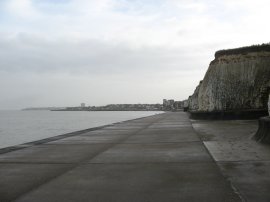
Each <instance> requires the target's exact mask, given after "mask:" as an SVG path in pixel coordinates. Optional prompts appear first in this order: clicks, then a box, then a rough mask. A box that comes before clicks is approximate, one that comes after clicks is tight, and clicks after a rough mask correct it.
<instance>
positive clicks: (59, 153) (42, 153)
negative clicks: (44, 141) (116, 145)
mask: <svg viewBox="0 0 270 202" xmlns="http://www.w3.org/2000/svg"><path fill="white" fill-rule="evenodd" d="M108 147H111V145H110V144H91V145H70V144H68V145H37V146H32V147H28V148H25V149H21V150H17V151H13V152H9V153H6V154H2V155H0V162H24V163H77V162H80V161H83V160H84V159H88V158H91V157H92V156H95V155H96V154H97V153H99V152H102V151H104V149H107V148H108Z"/></svg>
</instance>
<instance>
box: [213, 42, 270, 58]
mask: <svg viewBox="0 0 270 202" xmlns="http://www.w3.org/2000/svg"><path fill="white" fill-rule="evenodd" d="M262 51H267V52H270V43H267V44H259V45H253V46H244V47H240V48H234V49H227V50H219V51H217V52H216V53H215V58H218V57H220V56H224V55H235V54H247V53H251V52H262Z"/></svg>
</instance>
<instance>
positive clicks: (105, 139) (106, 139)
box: [47, 134, 127, 145]
mask: <svg viewBox="0 0 270 202" xmlns="http://www.w3.org/2000/svg"><path fill="white" fill-rule="evenodd" d="M126 137H127V135H121V134H107V135H104V134H103V135H101V134H98V135H78V136H73V137H68V138H64V139H61V140H56V141H52V142H49V143H47V144H49V145H50V144H82V145H85V144H96V143H106V144H108V143H118V142H119V141H121V140H122V139H124V138H126Z"/></svg>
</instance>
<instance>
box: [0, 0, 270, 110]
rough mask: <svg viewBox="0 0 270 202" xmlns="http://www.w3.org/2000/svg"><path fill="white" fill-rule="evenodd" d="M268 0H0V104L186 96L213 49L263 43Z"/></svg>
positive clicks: (159, 99) (268, 28) (268, 15)
mask: <svg viewBox="0 0 270 202" xmlns="http://www.w3.org/2000/svg"><path fill="white" fill-rule="evenodd" d="M269 8H270V1H269V0H256V1H254V0H237V1H236V0H219V1H216V0H201V1H200V0H0V109H12V108H15V109H19V108H24V107H30V106H33V107H40V106H41V107H42V106H75V105H79V104H80V103H81V102H85V103H86V104H87V105H104V104H110V103H161V102H162V99H163V98H173V99H176V100H183V99H186V98H187V97H188V96H189V95H190V94H192V93H193V91H194V89H195V87H196V85H197V84H198V83H199V80H201V79H203V76H204V74H205V72H206V70H207V68H208V65H209V63H210V61H211V60H213V58H214V52H215V51H216V50H219V49H226V48H234V47H239V46H246V45H252V44H260V43H268V42H269V36H270V26H269V19H270V12H269Z"/></svg>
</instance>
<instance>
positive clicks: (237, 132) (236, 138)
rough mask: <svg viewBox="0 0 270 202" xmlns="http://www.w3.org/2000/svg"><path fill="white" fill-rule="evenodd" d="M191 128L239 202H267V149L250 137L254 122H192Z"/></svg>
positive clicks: (269, 163)
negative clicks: (241, 201) (240, 200)
mask: <svg viewBox="0 0 270 202" xmlns="http://www.w3.org/2000/svg"><path fill="white" fill-rule="evenodd" d="M194 123H195V124H194ZM193 126H194V128H195V129H196V131H197V133H198V135H199V136H201V137H202V139H203V140H204V144H205V145H206V147H207V149H208V150H209V152H210V154H211V155H212V156H213V158H214V159H215V161H217V163H218V165H219V167H220V169H221V171H222V173H223V175H224V176H226V177H227V178H228V179H229V180H230V181H231V184H232V185H233V186H234V187H235V188H236V189H237V190H238V192H239V193H240V195H241V196H242V198H243V201H251V202H257V201H260V202H261V201H262V202H266V201H270V194H269V190H270V172H269V171H270V147H269V145H264V144H259V143H257V142H255V141H253V140H252V139H251V138H250V137H251V136H253V134H254V133H255V132H256V130H257V127H258V121H256V120H250V121H246V120H234V121H196V122H193Z"/></svg>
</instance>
